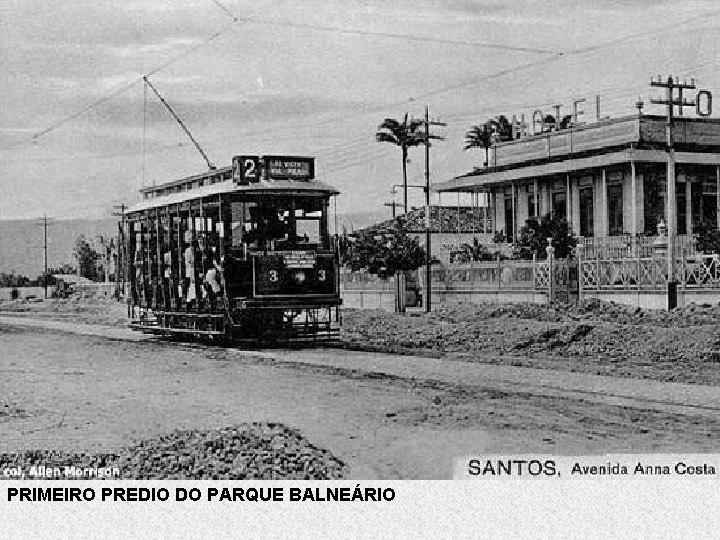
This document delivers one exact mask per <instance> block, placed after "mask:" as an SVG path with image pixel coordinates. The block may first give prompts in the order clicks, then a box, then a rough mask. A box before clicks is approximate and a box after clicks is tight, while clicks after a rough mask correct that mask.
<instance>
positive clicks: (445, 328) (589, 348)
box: [343, 300, 720, 384]
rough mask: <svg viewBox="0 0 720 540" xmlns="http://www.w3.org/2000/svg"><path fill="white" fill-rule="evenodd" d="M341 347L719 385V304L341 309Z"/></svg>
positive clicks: (514, 305)
mask: <svg viewBox="0 0 720 540" xmlns="http://www.w3.org/2000/svg"><path fill="white" fill-rule="evenodd" d="M343 339H344V341H345V343H346V344H347V346H348V347H355V348H364V347H369V348H371V349H372V350H382V349H383V347H384V348H385V350H388V351H393V350H398V349H401V350H403V351H405V352H411V351H413V350H418V351H434V352H440V353H454V354H461V355H463V356H464V357H465V358H467V359H469V360H477V361H483V362H492V363H506V364H520V365H527V366H533V367H548V368H551V369H564V370H570V371H582V372H588V373H596V374H609V375H618V376H627V377H637V378H646V379H656V380H663V381H680V382H694V383H699V384H720V364H719V363H718V362H717V361H715V359H714V356H713V351H717V350H720V306H709V305H703V306H695V305H691V306H689V307H687V308H683V309H677V310H673V311H671V312H662V311H651V310H640V309H633V308H629V307H627V306H624V305H620V304H614V303H609V302H600V301H597V300H589V301H585V302H582V303H580V304H577V305H576V304H571V305H563V304H557V305H550V306H547V305H538V304H505V305H461V306H453V307H445V308H442V309H439V310H437V311H435V312H433V313H430V314H425V313H423V314H418V315H412V316H411V315H400V314H395V313H387V312H383V311H355V310H347V311H346V312H345V317H344V326H343Z"/></svg>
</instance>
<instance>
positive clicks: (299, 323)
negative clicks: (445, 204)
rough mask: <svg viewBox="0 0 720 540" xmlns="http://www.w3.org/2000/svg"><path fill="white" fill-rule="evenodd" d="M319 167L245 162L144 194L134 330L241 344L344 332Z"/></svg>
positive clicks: (131, 310) (134, 211) (128, 257)
mask: <svg viewBox="0 0 720 540" xmlns="http://www.w3.org/2000/svg"><path fill="white" fill-rule="evenodd" d="M314 165H315V164H314V159H313V158H301V157H287V156H264V157H259V156H236V157H235V158H234V159H233V165H232V166H231V167H225V168H220V169H214V170H210V171H207V172H205V173H203V174H200V175H197V176H191V177H188V178H183V179H181V180H177V181H174V182H170V183H166V184H163V185H159V186H156V187H152V188H145V189H143V190H141V193H142V196H143V200H142V201H141V202H140V203H138V204H137V205H135V206H134V207H131V208H129V209H128V210H127V211H126V212H125V213H124V214H123V223H122V225H121V231H122V235H123V237H124V238H123V241H124V256H123V257H122V259H123V261H124V265H123V266H124V271H125V275H124V277H125V281H126V294H127V302H128V315H129V317H130V318H131V326H132V328H134V329H137V330H140V331H143V332H148V333H154V334H160V335H165V336H173V335H174V336H195V337H197V336H203V337H206V338H208V339H212V340H218V341H232V342H254V343H270V344H272V343H293V342H303V341H305V342H307V341H310V342H315V341H318V342H319V341H327V340H333V339H336V338H337V335H338V331H339V322H340V314H339V305H340V303H341V300H340V294H339V272H338V254H337V250H336V246H335V243H334V242H333V241H332V239H331V237H330V234H329V231H328V211H329V201H330V198H331V197H333V196H335V195H337V194H338V192H337V191H335V190H334V189H333V188H332V187H330V186H328V185H326V184H323V183H321V182H318V181H317V180H316V179H315V174H314V172H315V171H314Z"/></svg>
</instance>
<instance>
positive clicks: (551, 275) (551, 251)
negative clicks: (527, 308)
mask: <svg viewBox="0 0 720 540" xmlns="http://www.w3.org/2000/svg"><path fill="white" fill-rule="evenodd" d="M547 242H548V246H547V247H546V248H545V251H547V260H548V303H549V304H551V303H552V301H553V296H554V292H555V291H554V289H555V283H554V281H555V268H554V267H555V257H554V255H555V248H554V247H553V246H552V238H548V239H547Z"/></svg>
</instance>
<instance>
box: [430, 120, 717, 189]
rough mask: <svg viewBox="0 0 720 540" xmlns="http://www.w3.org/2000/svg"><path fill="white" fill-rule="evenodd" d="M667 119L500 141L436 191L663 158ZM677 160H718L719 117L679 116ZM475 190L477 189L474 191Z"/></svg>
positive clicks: (590, 126)
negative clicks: (482, 163)
mask: <svg viewBox="0 0 720 540" xmlns="http://www.w3.org/2000/svg"><path fill="white" fill-rule="evenodd" d="M665 137H666V134H665V118H664V117H661V116H639V115H632V116H625V117H622V118H616V119H612V120H604V121H601V122H596V123H592V124H585V125H581V126H574V127H571V128H569V129H564V130H560V131H552V132H549V133H542V134H538V135H532V136H529V137H525V138H522V139H518V140H514V141H507V142H502V143H498V144H497V145H496V146H495V147H494V151H493V156H492V160H491V163H490V166H489V167H487V168H485V169H475V170H474V171H473V172H471V173H467V174H465V175H461V176H458V177H456V178H453V179H452V180H449V181H447V182H442V183H440V184H436V185H435V186H434V188H433V189H434V191H437V192H447V191H474V190H477V188H482V187H485V186H492V185H499V184H506V183H508V182H510V181H512V180H529V179H532V178H538V177H543V176H551V175H556V174H564V173H569V172H573V171H579V170H583V169H591V168H595V167H604V166H605V167H606V166H612V165H617V164H621V163H628V162H630V161H636V162H665V161H667V153H666V151H665V144H666V143H665ZM673 138H674V141H675V148H676V150H677V152H676V159H677V162H678V163H697V164H707V165H716V164H720V120H719V119H704V118H676V123H675V125H674V130H673ZM473 188H475V189H473Z"/></svg>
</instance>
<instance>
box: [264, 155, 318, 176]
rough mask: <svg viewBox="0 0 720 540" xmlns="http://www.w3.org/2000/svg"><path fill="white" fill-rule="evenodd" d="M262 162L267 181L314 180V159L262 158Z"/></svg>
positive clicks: (290, 157) (289, 157)
mask: <svg viewBox="0 0 720 540" xmlns="http://www.w3.org/2000/svg"><path fill="white" fill-rule="evenodd" d="M263 160H264V162H265V172H266V174H267V178H268V179H271V180H312V179H313V178H315V158H311V157H293V156H263Z"/></svg>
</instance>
